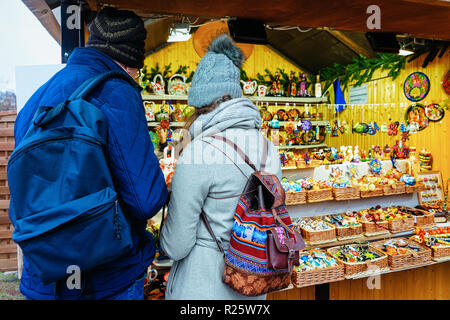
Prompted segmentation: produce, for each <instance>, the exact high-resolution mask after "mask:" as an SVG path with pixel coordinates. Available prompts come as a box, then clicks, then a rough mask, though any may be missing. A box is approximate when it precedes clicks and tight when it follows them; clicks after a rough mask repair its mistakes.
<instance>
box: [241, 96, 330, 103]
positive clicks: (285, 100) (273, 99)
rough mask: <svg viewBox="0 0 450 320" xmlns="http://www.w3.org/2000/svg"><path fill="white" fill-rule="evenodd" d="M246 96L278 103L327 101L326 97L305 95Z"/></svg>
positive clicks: (260, 100)
mask: <svg viewBox="0 0 450 320" xmlns="http://www.w3.org/2000/svg"><path fill="white" fill-rule="evenodd" d="M243 97H247V98H249V99H250V100H252V101H257V102H280V103H300V104H304V103H327V102H328V98H326V97H320V98H315V97H305V98H293V97H258V96H243Z"/></svg>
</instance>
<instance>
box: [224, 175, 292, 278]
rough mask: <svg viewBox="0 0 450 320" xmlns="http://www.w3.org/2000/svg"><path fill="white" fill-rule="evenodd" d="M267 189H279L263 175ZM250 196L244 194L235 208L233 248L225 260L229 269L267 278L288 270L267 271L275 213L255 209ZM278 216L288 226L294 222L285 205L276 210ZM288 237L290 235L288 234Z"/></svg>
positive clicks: (286, 234) (231, 238) (232, 236)
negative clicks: (268, 247) (269, 238)
mask: <svg viewBox="0 0 450 320" xmlns="http://www.w3.org/2000/svg"><path fill="white" fill-rule="evenodd" d="M262 181H263V183H264V184H265V186H266V187H267V188H268V190H272V191H274V192H279V191H280V190H276V187H275V183H274V181H273V177H272V176H263V179H262ZM249 197H251V196H249V195H242V196H241V197H240V199H239V202H238V204H237V206H236V211H235V215H234V220H233V227H232V229H231V237H230V247H229V249H228V251H227V253H226V256H225V261H226V263H227V264H228V265H229V266H232V267H234V268H235V269H238V270H241V271H243V272H248V273H251V274H254V275H261V276H264V275H267V274H272V273H278V272H287V269H286V270H271V269H268V259H267V251H266V250H267V232H268V231H269V230H270V229H273V228H275V227H276V226H277V224H276V222H275V218H274V216H273V214H272V212H270V211H269V212H266V211H264V210H256V211H255V210H252V209H251V207H250V203H251V199H250V198H249ZM276 211H277V215H278V216H279V217H280V218H281V220H282V221H283V222H284V223H285V224H286V225H287V226H289V227H291V226H292V221H291V218H290V216H289V213H288V211H287V209H286V206H285V205H281V206H279V207H278V208H276ZM285 236H286V238H289V237H291V235H290V234H289V233H288V232H286V231H285Z"/></svg>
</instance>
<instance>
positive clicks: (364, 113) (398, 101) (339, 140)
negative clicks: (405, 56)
mask: <svg viewBox="0 0 450 320" xmlns="http://www.w3.org/2000/svg"><path fill="white" fill-rule="evenodd" d="M425 57H426V55H423V56H421V57H419V58H418V59H416V60H414V61H412V62H411V63H407V65H406V68H405V70H403V71H402V72H401V74H400V75H399V77H397V78H396V79H395V80H394V81H393V80H392V78H384V77H385V75H386V73H387V72H380V71H377V72H375V74H374V77H373V79H378V78H381V79H380V80H374V81H370V82H368V90H369V98H368V99H369V101H368V104H378V106H377V105H374V106H372V107H369V106H363V107H362V106H354V107H353V108H352V107H351V106H348V107H347V109H346V110H344V111H343V112H341V114H339V115H338V119H340V120H341V121H343V120H345V121H347V123H349V124H351V123H352V120H353V123H354V124H356V123H357V122H366V123H367V122H369V121H376V122H377V124H378V125H379V126H381V124H383V123H388V118H389V117H391V118H392V119H393V121H399V122H400V123H401V122H405V112H406V109H407V107H409V106H410V105H411V104H412V102H411V101H409V100H408V99H406V97H405V95H404V94H403V82H404V81H405V79H406V77H407V76H408V75H409V74H410V73H412V72H415V71H420V72H423V73H425V74H426V75H427V76H428V78H429V79H430V83H431V85H430V91H429V93H428V95H427V96H426V97H425V98H424V99H423V100H422V101H419V102H418V103H420V104H423V105H426V104H430V103H437V104H440V105H442V102H443V101H444V100H446V99H448V98H450V96H448V95H447V94H446V93H445V91H444V90H443V88H442V84H441V82H442V79H443V77H444V75H445V73H446V72H447V71H448V70H450V52H449V51H447V53H446V54H445V55H444V56H443V57H442V58H438V57H436V59H435V60H434V61H433V62H432V63H430V64H429V65H428V66H427V67H426V68H422V63H423V60H424V59H425ZM344 96H345V98H346V101H347V102H348V101H349V100H348V90H346V91H345V92H344ZM391 103H394V104H395V107H394V108H392V107H391ZM385 104H387V106H385ZM324 110H325V112H326V113H327V114H328V115H327V117H328V118H329V119H334V118H335V117H334V113H333V110H332V109H328V108H324ZM449 127H450V110H449V111H446V115H445V117H444V119H442V121H440V122H430V125H429V126H428V127H427V128H426V129H424V130H422V131H420V132H419V133H417V134H412V135H411V137H410V141H408V142H407V145H410V146H415V147H416V148H417V151H420V150H421V149H422V148H426V149H427V150H428V151H430V152H431V153H432V155H433V157H434V164H433V170H439V171H441V172H442V177H443V179H444V181H447V179H448V178H450V161H449V160H448V155H449V152H450V132H449ZM398 139H400V134H399V135H397V136H396V137H391V136H388V134H387V133H380V132H378V133H377V134H375V135H373V136H371V135H361V134H357V133H353V134H345V135H339V137H331V136H330V135H328V136H327V138H326V141H325V142H326V143H327V144H328V145H329V146H334V147H339V146H341V145H359V146H360V148H364V149H367V148H369V147H370V146H371V145H380V146H381V147H383V146H384V145H386V144H389V145H390V146H393V145H394V143H395V141H396V140H398Z"/></svg>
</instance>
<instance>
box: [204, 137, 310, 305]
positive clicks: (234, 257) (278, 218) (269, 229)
mask: <svg viewBox="0 0 450 320" xmlns="http://www.w3.org/2000/svg"><path fill="white" fill-rule="evenodd" d="M212 138H215V139H217V140H222V141H224V142H226V143H228V144H229V145H231V146H232V147H233V148H234V150H235V151H236V152H237V153H238V154H239V156H240V157H242V158H243V159H244V160H245V162H246V163H247V164H248V165H249V166H250V167H251V168H252V169H253V170H254V173H252V175H251V176H250V178H249V179H248V182H247V184H246V186H245V188H244V191H243V192H242V194H241V195H240V198H239V201H238V204H237V206H236V210H235V215H234V221H233V227H232V230H231V238H230V247H229V249H228V250H227V252H224V250H223V248H222V245H221V244H220V242H219V241H218V240H217V238H216V237H215V235H214V232H213V231H212V229H211V227H210V225H209V223H208V220H207V218H206V215H205V213H204V212H203V211H202V215H201V216H202V219H203V221H204V223H205V225H206V227H207V229H208V231H209V233H210V234H211V236H212V237H213V239H214V240H215V241H216V243H217V246H218V247H219V250H220V251H221V252H222V253H223V254H224V259H225V269H224V273H223V277H222V279H223V281H224V282H225V283H226V284H227V285H228V286H229V287H230V288H232V289H233V290H235V291H237V292H239V293H241V294H243V295H247V296H257V295H261V294H265V293H268V292H272V291H276V290H281V289H284V288H287V287H288V286H289V284H290V280H291V274H292V271H293V266H294V265H297V266H298V265H299V251H300V250H302V249H303V248H304V247H305V242H304V241H303V238H302V236H301V234H300V233H298V232H297V231H295V230H293V229H292V221H291V218H290V216H289V213H288V211H287V208H286V204H285V194H284V190H283V188H282V186H281V183H280V181H279V180H278V178H277V176H276V175H273V174H270V173H267V172H264V171H262V170H263V169H264V167H265V159H266V157H267V145H265V148H266V149H265V151H264V152H263V159H262V161H261V170H257V169H256V167H255V165H254V164H253V163H252V162H251V161H250V159H249V158H248V157H247V155H246V154H245V153H244V152H243V151H242V150H241V149H239V147H238V146H237V145H235V144H234V143H233V142H231V141H230V140H228V139H226V138H225V137H222V136H212ZM204 142H207V141H204ZM207 143H209V142H207ZM211 145H212V146H213V147H215V148H217V147H216V146H215V145H213V144H211ZM217 149H218V150H220V151H221V152H222V153H224V152H223V151H222V150H221V149H219V148H217ZM224 154H225V153H224ZM225 156H227V155H226V154H225ZM227 157H228V156H227ZM228 158H229V159H230V160H231V161H232V162H233V163H234V164H235V166H236V167H237V168H238V169H239V170H240V171H241V169H240V168H239V167H238V166H237V164H236V163H235V162H234V161H233V160H232V159H231V158H230V157H228ZM241 172H242V171H241ZM242 173H243V172H242ZM243 174H244V173H243ZM244 175H245V174H244ZM245 176H246V175H245ZM246 177H247V176H246Z"/></svg>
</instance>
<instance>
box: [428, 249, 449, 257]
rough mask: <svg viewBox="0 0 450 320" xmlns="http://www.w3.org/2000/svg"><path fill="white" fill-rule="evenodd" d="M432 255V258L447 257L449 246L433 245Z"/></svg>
mask: <svg viewBox="0 0 450 320" xmlns="http://www.w3.org/2000/svg"><path fill="white" fill-rule="evenodd" d="M431 249H432V250H433V252H432V256H433V258H434V259H440V258H448V257H450V246H434V247H432V248H431Z"/></svg>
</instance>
